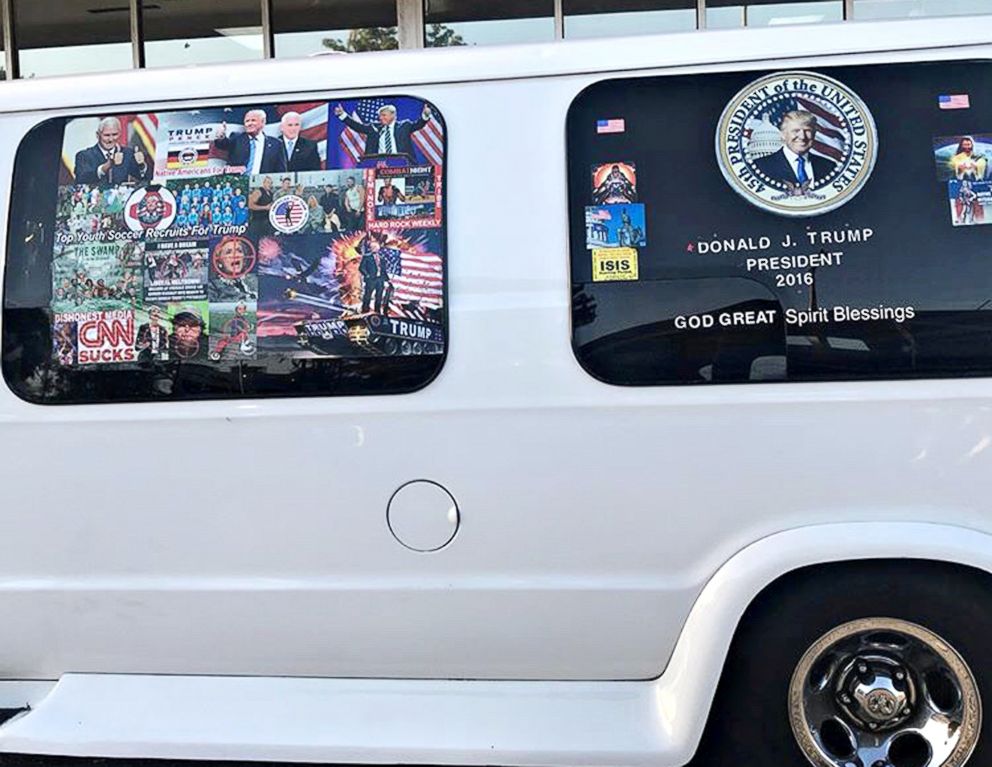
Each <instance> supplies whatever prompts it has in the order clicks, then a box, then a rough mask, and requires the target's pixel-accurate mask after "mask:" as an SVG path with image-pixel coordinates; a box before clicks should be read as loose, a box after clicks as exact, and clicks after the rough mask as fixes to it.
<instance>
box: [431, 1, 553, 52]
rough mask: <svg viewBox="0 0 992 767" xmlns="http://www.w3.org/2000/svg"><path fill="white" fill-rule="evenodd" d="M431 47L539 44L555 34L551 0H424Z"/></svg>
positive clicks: (551, 38) (550, 38)
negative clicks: (491, 0) (502, 0)
mask: <svg viewBox="0 0 992 767" xmlns="http://www.w3.org/2000/svg"><path fill="white" fill-rule="evenodd" d="M424 6H425V7H424V22H425V24H426V29H425V30H424V38H425V43H426V45H427V47H428V48H440V47H445V46H452V45H500V44H512V43H538V42H545V41H548V40H553V39H554V37H555V21H554V15H555V8H554V2H552V0H509V1H508V2H500V3H492V2H487V1H486V0H425V4H424Z"/></svg>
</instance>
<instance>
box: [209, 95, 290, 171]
mask: <svg viewBox="0 0 992 767" xmlns="http://www.w3.org/2000/svg"><path fill="white" fill-rule="evenodd" d="M265 121H266V116H265V112H264V110H261V109H249V110H248V111H247V112H246V113H245V119H244V128H245V129H244V132H243V133H235V134H234V135H232V136H228V135H227V123H223V125H222V126H221V128H220V130H218V131H217V133H215V134H214V146H215V147H217V148H218V149H221V150H223V151H225V152H227V164H228V165H232V166H237V167H244V169H245V171H244V172H245V174H246V175H250V176H257V175H258V174H259V173H279V172H282V171H285V170H286V154H285V150H284V149H283V146H282V142H281V141H280V140H279V139H277V138H275V137H273V136H266V135H265Z"/></svg>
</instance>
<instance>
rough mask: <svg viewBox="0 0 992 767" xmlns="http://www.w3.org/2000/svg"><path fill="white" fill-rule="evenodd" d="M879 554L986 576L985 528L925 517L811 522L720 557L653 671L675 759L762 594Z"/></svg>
mask: <svg viewBox="0 0 992 767" xmlns="http://www.w3.org/2000/svg"><path fill="white" fill-rule="evenodd" d="M872 560H875V561H881V560H893V561H894V560H900V561H905V560H920V561H928V562H932V563H935V564H938V565H950V566H954V567H956V568H967V569H968V570H970V571H972V572H973V573H974V574H975V575H977V576H983V575H984V576H987V577H989V578H990V582H992V535H990V534H988V533H986V532H983V531H979V530H973V529H970V528H965V527H958V526H953V525H942V524H929V523H899V522H862V523H843V524H826V525H811V526H806V527H801V528H795V529H791V530H787V531H783V532H779V533H775V534H772V535H769V536H767V537H765V538H762V539H760V540H757V541H755V542H754V543H752V544H750V545H748V546H746V547H745V548H743V549H741V550H740V551H738V552H737V553H736V554H735V555H734V556H733V557H731V558H730V559H728V560H727V561H726V562H725V563H724V564H723V565H722V566H721V567H720V568H719V569H718V570H717V571H716V572H715V573H714V575H713V576H712V577H711V578H710V579H709V580H708V581H707V583H706V585H705V586H704V588H703V590H702V592H701V593H700V595H699V597H698V598H697V599H696V601H695V603H694V604H693V606H692V609H691V610H690V612H689V616H688V618H687V619H686V621H685V623H684V624H683V627H682V631H681V632H680V635H679V639H678V641H677V642H676V646H675V650H674V652H673V653H672V657H671V660H670V661H669V664H668V666H667V667H666V669H665V672H664V673H663V674H662V675H661V676H660V677H659V678H658V680H657V682H656V684H657V696H656V700H657V703H658V709H659V715H660V716H661V717H662V718H663V719H664V720H666V721H667V722H668V723H669V726H670V728H671V735H672V736H673V738H674V739H675V740H676V741H677V742H678V747H679V748H678V750H679V753H680V754H681V755H683V756H684V759H683V761H684V762H688V761H690V760H691V759H692V757H693V755H694V754H695V752H696V750H697V748H698V747H699V744H700V741H701V739H702V736H703V730H704V728H705V726H706V721H707V718H708V716H709V713H710V709H711V707H712V705H713V702H714V699H715V696H716V690H717V685H718V683H719V681H720V677H721V675H722V673H723V669H724V665H725V663H726V660H727V656H728V653H729V650H730V646H731V644H732V642H733V639H734V637H735V636H736V634H737V632H738V630H739V628H740V627H741V625H742V622H743V621H744V620H745V619H746V616H747V612H748V610H749V609H751V608H752V606H754V605H756V604H758V603H759V602H760V599H761V597H762V596H763V595H765V594H768V593H770V592H771V591H772V590H773V589H775V588H782V587H783V586H786V585H787V584H788V583H789V582H790V581H791V579H793V578H797V577H799V576H800V574H801V573H803V572H808V571H811V570H815V569H830V568H831V567H843V566H845V565H853V564H855V563H864V562H867V561H872Z"/></svg>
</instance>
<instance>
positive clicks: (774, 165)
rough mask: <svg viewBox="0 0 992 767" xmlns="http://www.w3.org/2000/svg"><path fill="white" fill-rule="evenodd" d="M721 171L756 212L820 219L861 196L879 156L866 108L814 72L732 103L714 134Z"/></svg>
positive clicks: (790, 75) (758, 88)
mask: <svg viewBox="0 0 992 767" xmlns="http://www.w3.org/2000/svg"><path fill="white" fill-rule="evenodd" d="M716 154H717V162H718V164H719V165H720V170H721V171H722V172H723V175H724V178H726V179H727V183H729V184H730V186H731V187H733V189H734V191H735V192H737V193H738V194H739V195H741V196H742V197H743V198H744V199H746V200H747V201H748V202H750V203H751V204H752V205H756V206H757V207H759V208H761V209H762V210H767V211H769V212H771V213H776V214H778V215H780V216H793V217H804V216H818V215H821V214H823V213H827V212H829V211H831V210H836V209H837V208H839V207H840V206H841V205H844V204H846V203H847V202H849V201H850V200H851V199H853V198H854V196H855V195H856V194H857V193H858V192H860V191H861V189H862V187H864V185H865V183H866V182H867V181H868V178H869V176H871V172H872V169H873V168H874V167H875V159H876V157H877V155H878V132H877V130H876V128H875V121H874V119H873V118H872V115H871V112H870V111H869V110H868V107H867V106H866V105H865V103H864V102H863V101H862V100H861V99H860V98H859V97H858V95H857V94H856V93H854V91H852V90H851V89H850V88H847V87H846V86H844V85H843V84H841V83H839V82H837V81H836V80H833V79H831V78H829V77H825V76H824V75H820V74H816V73H815V72H780V73H778V74H774V75H768V76H767V77H763V78H761V79H760V80H755V81H754V82H753V83H751V84H750V85H748V86H747V87H746V88H744V89H743V90H741V91H740V92H739V93H738V94H737V95H736V96H734V98H733V99H732V100H731V101H730V103H729V104H727V107H726V109H724V111H723V115H722V116H721V117H720V123H719V125H718V127H717V132H716Z"/></svg>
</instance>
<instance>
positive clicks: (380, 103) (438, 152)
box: [335, 98, 444, 165]
mask: <svg viewBox="0 0 992 767" xmlns="http://www.w3.org/2000/svg"><path fill="white" fill-rule="evenodd" d="M395 102H396V100H393V101H390V100H388V99H382V98H374V99H361V100H360V101H359V102H358V103H357V105H356V106H355V108H354V109H353V110H352V112H351V114H350V115H349V117H351V119H353V120H357V121H358V122H360V123H363V124H365V125H377V124H378V123H379V109H381V108H382V107H384V106H386V104H393V106H398V105H397V104H396V103H395ZM420 108H421V109H422V108H423V107H422V105H421V106H420ZM335 119H337V118H335ZM398 119H399V118H398ZM418 119H419V115H418ZM411 138H412V139H413V143H414V144H416V145H417V148H418V149H419V150H420V151H421V152H422V153H423V154H424V157H425V158H427V161H428V162H429V163H431V164H433V165H440V164H441V163H442V161H443V160H444V126H442V125H441V122H440V121H439V120H438V119H437V117H436V116H435V115H434V112H433V111H431V116H430V119H428V121H427V125H425V126H424V127H423V128H421V129H420V130H419V131H416V132H414V134H413V135H412V137H411ZM338 143H339V144H340V146H341V149H342V150H343V151H344V153H345V155H346V156H347V157H348V158H349V159H350V161H351V163H352V164H353V165H357V164H358V162H359V160H361V159H362V156H363V155H364V154H365V136H364V135H362V134H361V133H359V132H358V131H356V130H355V129H353V128H351V127H349V126H347V125H345V126H344V127H343V129H342V130H341V135H340V136H339V137H338ZM414 159H415V160H416V158H414Z"/></svg>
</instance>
